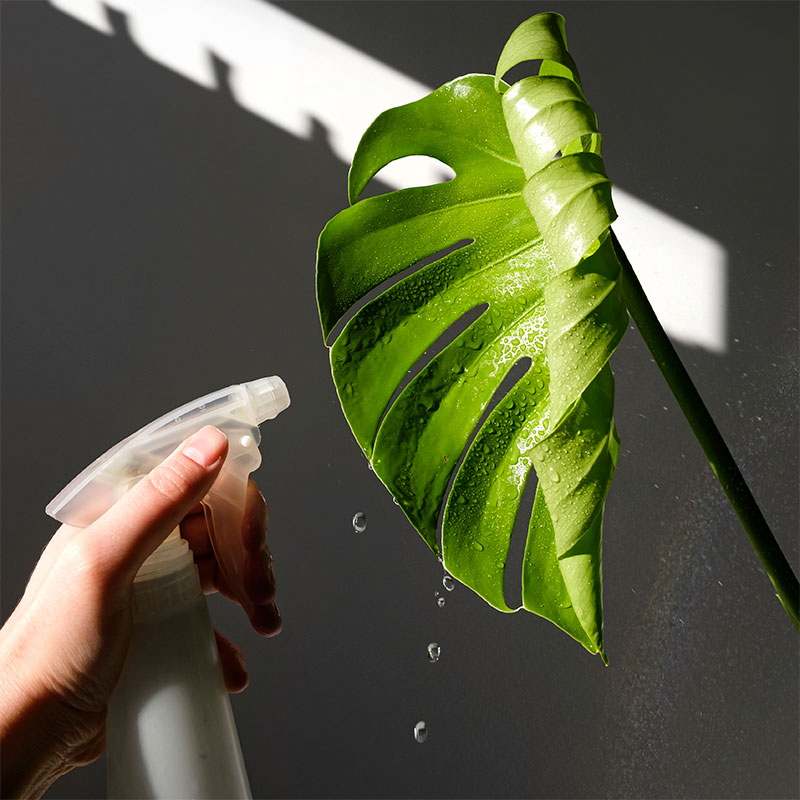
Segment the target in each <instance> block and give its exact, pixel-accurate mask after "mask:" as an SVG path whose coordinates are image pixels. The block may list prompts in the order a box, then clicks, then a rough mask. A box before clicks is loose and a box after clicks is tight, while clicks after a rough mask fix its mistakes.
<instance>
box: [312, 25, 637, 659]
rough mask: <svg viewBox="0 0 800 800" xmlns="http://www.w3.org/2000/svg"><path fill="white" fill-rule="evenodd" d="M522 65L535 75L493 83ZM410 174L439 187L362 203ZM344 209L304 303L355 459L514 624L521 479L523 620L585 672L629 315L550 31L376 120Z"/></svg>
mask: <svg viewBox="0 0 800 800" xmlns="http://www.w3.org/2000/svg"><path fill="white" fill-rule="evenodd" d="M530 59H537V60H538V59H541V60H542V63H541V67H540V69H539V74H538V76H535V77H531V78H525V79H523V80H521V81H519V82H518V83H517V84H515V85H514V86H513V87H511V88H509V87H507V86H506V85H505V84H503V83H502V82H501V81H500V78H501V77H502V75H503V74H504V73H505V72H506V71H507V70H508V69H510V68H511V67H513V66H515V65H516V64H517V63H519V62H521V61H524V60H530ZM409 155H425V156H430V157H433V158H435V159H439V160H440V161H442V162H444V163H445V164H447V165H448V166H449V167H451V168H452V170H453V171H454V173H455V177H454V178H453V179H452V180H450V181H447V182H444V183H440V184H436V185H432V186H420V187H414V188H410V189H403V190H400V191H395V192H390V193H388V194H384V195H380V196H377V197H371V198H368V199H364V200H360V201H359V200H358V198H359V196H360V195H361V194H362V192H363V190H364V189H365V187H366V186H367V184H368V183H369V182H370V180H371V179H372V178H373V176H375V175H376V173H377V172H378V171H379V170H380V169H381V168H383V167H384V166H385V165H386V164H388V163H390V162H391V161H393V160H395V159H399V158H403V157H405V156H409ZM349 197H350V202H351V204H352V205H351V206H350V207H349V208H347V209H346V210H344V211H342V212H341V213H340V214H338V215H337V216H336V217H334V218H333V219H332V220H331V221H330V222H329V223H328V224H327V226H326V227H325V229H324V230H323V232H322V234H321V236H320V241H319V250H318V260H317V299H318V304H319V311H320V319H321V322H322V330H323V334H324V336H325V338H326V341H328V340H329V338H334V339H335V341H334V342H333V343H332V346H331V367H332V373H333V379H334V383H335V385H336V389H337V392H338V395H339V399H340V401H341V405H342V409H343V411H344V414H345V416H346V418H347V421H348V423H349V425H350V427H351V429H352V431H353V434H354V436H355V438H356V440H357V441H358V443H359V445H360V446H361V448H362V450H363V451H364V453H365V455H366V456H367V458H368V459H369V460H370V462H371V464H372V467H373V469H374V471H375V474H376V475H377V476H378V477H379V478H380V479H381V480H382V481H383V483H384V484H385V485H386V486H387V488H388V489H389V491H390V492H391V493H392V495H393V496H394V498H395V499H396V501H397V502H398V503H399V505H400V506H401V507H402V509H403V511H404V512H405V514H406V516H407V517H408V519H409V520H410V521H411V523H412V524H413V525H414V527H415V528H416V529H417V531H418V532H419V534H420V535H421V536H422V538H423V539H424V540H425V542H427V544H428V546H429V547H430V548H431V550H433V551H434V553H436V554H437V555H441V557H442V559H443V563H444V566H445V568H446V569H447V570H448V571H449V572H450V573H451V574H452V575H454V576H455V577H456V578H458V579H459V580H460V581H462V582H463V583H464V584H466V585H467V586H469V587H471V588H472V589H473V590H475V591H476V592H477V593H478V594H480V595H481V596H482V597H483V598H484V599H485V600H486V601H487V602H488V603H490V604H491V605H492V606H494V607H495V608H497V609H499V610H501V611H512V610H514V609H512V608H510V607H509V606H508V604H507V603H506V600H505V596H504V589H503V587H504V581H505V570H506V568H507V558H508V552H509V544H510V539H511V534H512V531H513V529H514V525H515V521H516V518H517V515H518V512H519V509H520V502H521V499H522V496H523V490H524V489H525V486H526V483H527V482H528V481H529V480H538V484H537V488H536V496H535V500H534V503H533V509H532V512H531V513H530V522H529V526H528V527H529V530H528V539H527V546H526V550H525V555H524V561H523V564H522V570H521V573H522V601H523V607H524V608H525V609H527V610H529V611H532V612H534V613H536V614H539V615H541V616H543V617H545V618H547V619H549V620H551V621H552V622H554V623H555V624H556V625H558V626H559V627H560V628H562V629H563V630H564V631H566V632H567V633H569V634H570V635H571V636H573V637H574V638H575V639H577V640H578V641H579V642H581V643H582V644H583V645H584V646H585V647H586V648H587V649H588V650H590V651H591V652H600V653H602V648H603V645H602V602H601V569H600V565H601V527H602V516H603V505H604V502H605V497H606V494H607V491H608V487H609V484H610V481H611V478H612V475H613V472H614V467H615V464H616V460H617V454H618V450H619V440H618V437H617V433H616V429H615V427H614V422H613V404H614V383H613V377H612V374H611V370H610V367H609V366H608V359H609V356H610V355H611V353H612V352H613V350H614V348H615V347H616V345H617V344H618V342H619V340H620V338H621V337H622V335H623V333H624V331H625V329H626V327H627V312H626V310H625V306H624V304H623V303H622V300H621V299H620V294H619V289H618V280H619V271H620V266H619V262H618V261H617V258H616V256H615V253H614V249H613V246H612V243H611V242H610V241H609V239H608V235H607V229H608V225H609V224H610V222H611V221H612V220H613V218H614V211H613V207H612V205H611V198H610V185H609V182H608V179H607V178H606V176H605V173H604V171H603V164H602V159H601V157H600V136H599V134H598V132H597V124H596V118H595V115H594V112H593V111H592V109H591V108H590V106H589V105H588V104H587V102H586V99H585V97H584V95H583V92H582V90H581V87H580V83H579V78H578V73H577V70H576V68H575V65H574V63H573V61H572V59H571V58H570V56H569V54H568V53H567V51H566V45H565V38H564V27H563V19H562V18H561V17H560V15H557V14H543V15H538V16H536V17H533V18H532V19H531V20H528V22H526V23H524V24H523V25H522V26H520V28H518V29H517V31H515V32H514V34H513V35H512V37H511V39H510V40H509V42H508V44H507V45H506V48H505V50H504V51H503V54H502V56H501V58H500V62H499V65H498V75H497V77H494V76H488V75H468V76H465V77H461V78H458V79H456V80H454V81H452V82H450V83H447V84H445V85H444V86H442V87H441V88H439V89H437V90H436V91H434V92H433V93H431V94H430V95H428V96H427V97H425V98H423V99H422V100H419V101H418V102H414V103H411V104H409V105H405V106H402V107H400V108H394V109H391V110H389V111H386V112H385V113H383V114H381V116H379V117H378V118H377V119H376V120H375V122H374V123H373V124H372V125H371V126H370V128H369V129H368V130H367V132H366V133H365V134H364V137H363V138H362V140H361V143H360V145H359V147H358V151H357V153H356V155H355V158H354V161H353V165H352V169H351V171H350V178H349ZM431 257H433V260H431ZM398 276H399V279H398ZM366 295H370V298H371V299H369V300H368V302H364V299H365V296H366ZM359 304H361V306H360V307H358V306H359ZM354 306H356V307H357V310H356V312H355V314H354V315H353V316H352V317H351V318H350V319H349V320H348V321H347V323H346V324H345V325H344V326H343V328H342V329H341V331H340V332H339V333H338V336H336V337H331V334H332V332H333V331H334V329H336V328H337V326H340V323H341V322H342V320H343V319H344V318H345V317H346V315H347V314H348V312H350V311H351V309H352V308H353V307H354ZM466 321H468V323H469V324H466ZM465 324H466V327H465ZM448 332H449V335H450V338H452V337H453V335H454V333H455V334H456V335H455V338H452V341H451V342H450V343H449V344H447V346H445V347H444V348H443V349H441V351H440V352H438V353H436V354H435V355H434V356H433V357H432V358H430V359H428V360H427V363H424V366H422V368H421V369H420V370H419V372H418V373H417V374H416V375H415V376H414V377H413V379H411V380H410V381H407V376H408V374H409V371H412V370H414V369H416V368H418V366H419V364H418V362H419V361H420V359H423V361H425V356H426V354H427V352H428V350H429V349H430V348H431V347H432V345H434V343H436V342H437V340H439V339H440V337H442V336H443V335H445V334H448ZM515 367H516V370H515V371H514V376H518V377H517V380H516V382H515V383H514V384H513V386H512V387H511V388H510V389H509V390H508V391H507V392H506V393H505V394H503V396H502V397H500V398H499V400H498V394H499V392H498V390H499V389H500V387H501V384H503V387H504V389H505V387H506V386H507V383H508V382H509V381H507V382H506V383H505V384H504V379H506V377H507V376H508V375H509V373H510V372H511V371H512V370H514V368H515ZM440 519H441V551H440V548H439V544H438V529H439V523H440ZM508 568H511V565H508ZM519 571H520V570H519V567H518V566H517V567H516V574H518V573H519Z"/></svg>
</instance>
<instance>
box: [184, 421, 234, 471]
mask: <svg viewBox="0 0 800 800" xmlns="http://www.w3.org/2000/svg"><path fill="white" fill-rule="evenodd" d="M227 444H228V440H227V439H226V438H225V434H224V433H223V432H222V431H221V430H219V428H215V427H214V426H213V425H206V426H205V428H201V429H200V430H199V431H197V433H195V434H194V435H192V436H191V437H190V438H189V439H188V441H187V442H186V444H185V445H184V446H183V454H184V455H185V456H186V457H187V458H190V459H191V460H192V461H194V462H195V464H199V465H200V466H201V467H210V466H211V465H212V464H216V462H217V461H219V459H220V458H222V455H223V454H224V453H225V448H226V446H227Z"/></svg>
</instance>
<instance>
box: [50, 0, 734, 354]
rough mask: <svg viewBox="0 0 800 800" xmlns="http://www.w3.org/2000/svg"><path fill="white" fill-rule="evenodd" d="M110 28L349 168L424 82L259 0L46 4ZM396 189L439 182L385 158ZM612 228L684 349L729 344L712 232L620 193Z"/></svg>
mask: <svg viewBox="0 0 800 800" xmlns="http://www.w3.org/2000/svg"><path fill="white" fill-rule="evenodd" d="M49 1H50V3H51V5H53V6H54V7H56V8H58V9H60V10H61V11H63V12H65V13H67V14H69V15H71V16H72V17H75V18H76V19H79V20H81V21H82V22H84V23H86V24H87V25H90V26H92V27H93V28H95V29H96V30H98V31H100V32H102V33H105V34H113V28H112V26H111V25H110V23H109V19H108V15H107V9H113V10H114V11H116V12H118V13H120V14H123V15H124V16H125V18H126V21H127V26H128V31H129V33H130V36H131V38H132V39H133V41H134V43H135V44H136V45H137V46H138V47H139V48H140V49H141V51H142V52H143V53H144V54H145V55H147V56H148V57H149V58H151V59H153V60H154V61H157V62H158V63H160V64H162V65H163V66H166V67H168V68H169V69H171V70H173V71H175V72H177V73H179V74H181V75H183V76H184V77H186V78H188V79H190V80H192V81H194V82H195V83H198V84H200V85H202V86H205V87H207V88H209V89H213V88H218V87H217V78H216V72H215V70H214V65H213V60H212V55H213V56H214V57H216V58H217V59H219V60H221V61H223V62H225V63H226V64H227V65H228V66H229V68H230V72H229V81H230V85H229V89H230V91H231V93H232V95H233V96H234V98H235V99H236V101H237V102H238V103H239V104H240V105H241V106H242V107H243V108H246V109H247V110H248V111H251V112H252V113H254V114H257V115H258V116H260V117H262V118H263V119H265V120H267V121H269V122H270V123H271V124H273V125H276V126H278V127H280V128H282V129H283V130H285V131H286V132H287V133H290V134H292V135H293V136H297V137H300V138H303V139H311V137H312V134H313V131H314V126H315V122H316V123H318V124H321V125H322V126H323V127H324V128H325V129H326V131H327V135H328V144H329V146H330V148H331V150H332V151H333V152H334V154H335V155H336V156H337V157H338V158H340V159H341V160H343V161H345V162H347V163H349V162H350V160H351V159H352V156H353V153H354V152H355V149H356V146H357V145H358V141H359V139H360V137H361V134H362V133H363V131H364V130H365V129H366V128H367V126H368V125H369V124H370V123H371V122H372V120H373V119H374V118H375V117H376V116H377V115H378V114H379V113H381V112H382V111H384V110H385V109H387V108H391V107H393V106H398V105H402V104H404V103H409V102H411V101H413V100H417V99H419V98H420V97H423V96H424V95H426V94H427V93H428V92H429V91H430V90H431V87H427V86H425V85H424V84H422V83H420V82H418V81H415V80H414V79H413V78H410V77H409V76H407V75H405V74H403V73H402V72H400V71H398V70H396V69H394V68H392V67H390V66H388V65H387V64H384V63H382V62H380V61H378V60H377V59H375V58H373V57H371V56H369V55H367V54H366V53H362V52H361V51H359V50H357V49H356V48H354V47H351V46H350V45H348V44H346V43H344V42H342V41H340V40H339V39H337V38H335V37H333V36H331V35H330V34H327V33H325V32H324V31H322V30H320V29H318V28H315V27H314V26H313V25H310V24H308V23H306V22H303V21H302V20H299V19H297V18H296V17H294V16H292V15H291V14H289V13H287V12H286V11H283V10H282V9H280V8H277V7H276V6H272V5H270V4H269V3H265V2H262V0H169V2H163V0H106V2H100V0H49ZM380 177H381V180H382V181H384V182H385V183H387V184H388V185H389V186H391V187H392V188H402V187H405V186H419V185H423V184H430V183H437V182H439V181H441V180H446V179H447V178H448V177H450V174H448V173H446V172H445V171H443V170H442V168H441V166H437V164H436V162H434V161H432V160H431V159H427V158H424V157H420V158H406V159H403V162H402V166H397V165H389V166H388V167H385V168H384V169H383V170H382V171H381V175H380ZM614 202H615V205H616V207H617V211H618V212H619V215H620V218H619V220H618V221H617V222H616V223H614V230H615V231H616V232H617V235H618V237H619V239H620V242H622V244H623V245H624V247H625V250H626V252H627V254H628V256H629V257H630V260H631V262H632V263H633V264H634V266H635V268H636V271H637V275H638V276H639V279H640V281H641V283H642V285H643V286H644V288H645V290H646V292H647V295H648V297H649V298H650V302H651V303H652V305H653V308H654V309H655V311H656V313H657V315H658V317H659V319H660V320H661V322H662V324H663V325H664V327H665V329H666V330H667V333H669V334H670V336H672V337H674V339H675V340H676V341H679V342H681V343H683V344H687V345H691V346H696V347H703V348H705V349H708V350H711V351H713V352H717V353H723V352H725V350H726V336H727V332H726V327H727V255H726V252H725V249H724V248H723V247H722V245H720V244H719V243H718V242H716V241H715V240H714V239H712V238H711V237H709V236H707V235H705V234H703V233H702V232H700V231H698V230H696V229H694V228H692V227H691V226H689V225H686V224H685V223H683V222H680V221H679V220H676V219H674V218H673V217H670V216H669V215H667V214H665V213H663V212H661V211H659V210H657V209H655V208H653V207H652V206H650V205H648V204H646V203H644V202H643V201H641V200H638V199H637V198H635V197H632V196H631V195H629V194H626V193H625V192H623V191H621V190H616V191H615V193H614Z"/></svg>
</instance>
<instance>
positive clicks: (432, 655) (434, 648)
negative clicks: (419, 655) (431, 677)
mask: <svg viewBox="0 0 800 800" xmlns="http://www.w3.org/2000/svg"><path fill="white" fill-rule="evenodd" d="M441 652H442V648H441V647H439V645H438V643H437V642H431V643H430V644H429V645H428V661H430V662H431V664H435V663H436V662H437V661H438V660H439V656H440V655H441Z"/></svg>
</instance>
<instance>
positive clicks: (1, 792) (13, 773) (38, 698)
mask: <svg viewBox="0 0 800 800" xmlns="http://www.w3.org/2000/svg"><path fill="white" fill-rule="evenodd" d="M3 633H4V634H5V633H6V631H3ZM9 638H10V637H8V636H3V637H0V796H2V797H9V798H11V797H40V796H41V795H42V794H43V793H44V792H45V791H46V790H47V788H48V787H49V786H50V784H51V783H52V782H53V781H54V780H55V779H56V778H57V777H58V776H59V775H61V774H62V773H63V772H64V771H65V763H64V762H65V758H64V754H63V752H62V750H63V748H62V747H60V746H59V744H58V739H57V734H56V731H57V728H58V726H57V725H55V724H54V719H53V717H54V712H53V709H54V707H55V706H56V705H57V704H58V700H57V698H54V697H53V696H52V694H51V693H50V692H49V691H47V689H46V687H45V686H44V684H43V683H42V682H40V681H39V680H38V679H34V680H22V679H21V677H20V676H21V675H24V674H26V673H27V672H28V670H20V669H17V668H16V666H17V664H16V663H15V662H19V660H20V657H21V654H20V653H18V652H15V650H16V648H15V647H14V646H13V643H12V642H10V641H9Z"/></svg>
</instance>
